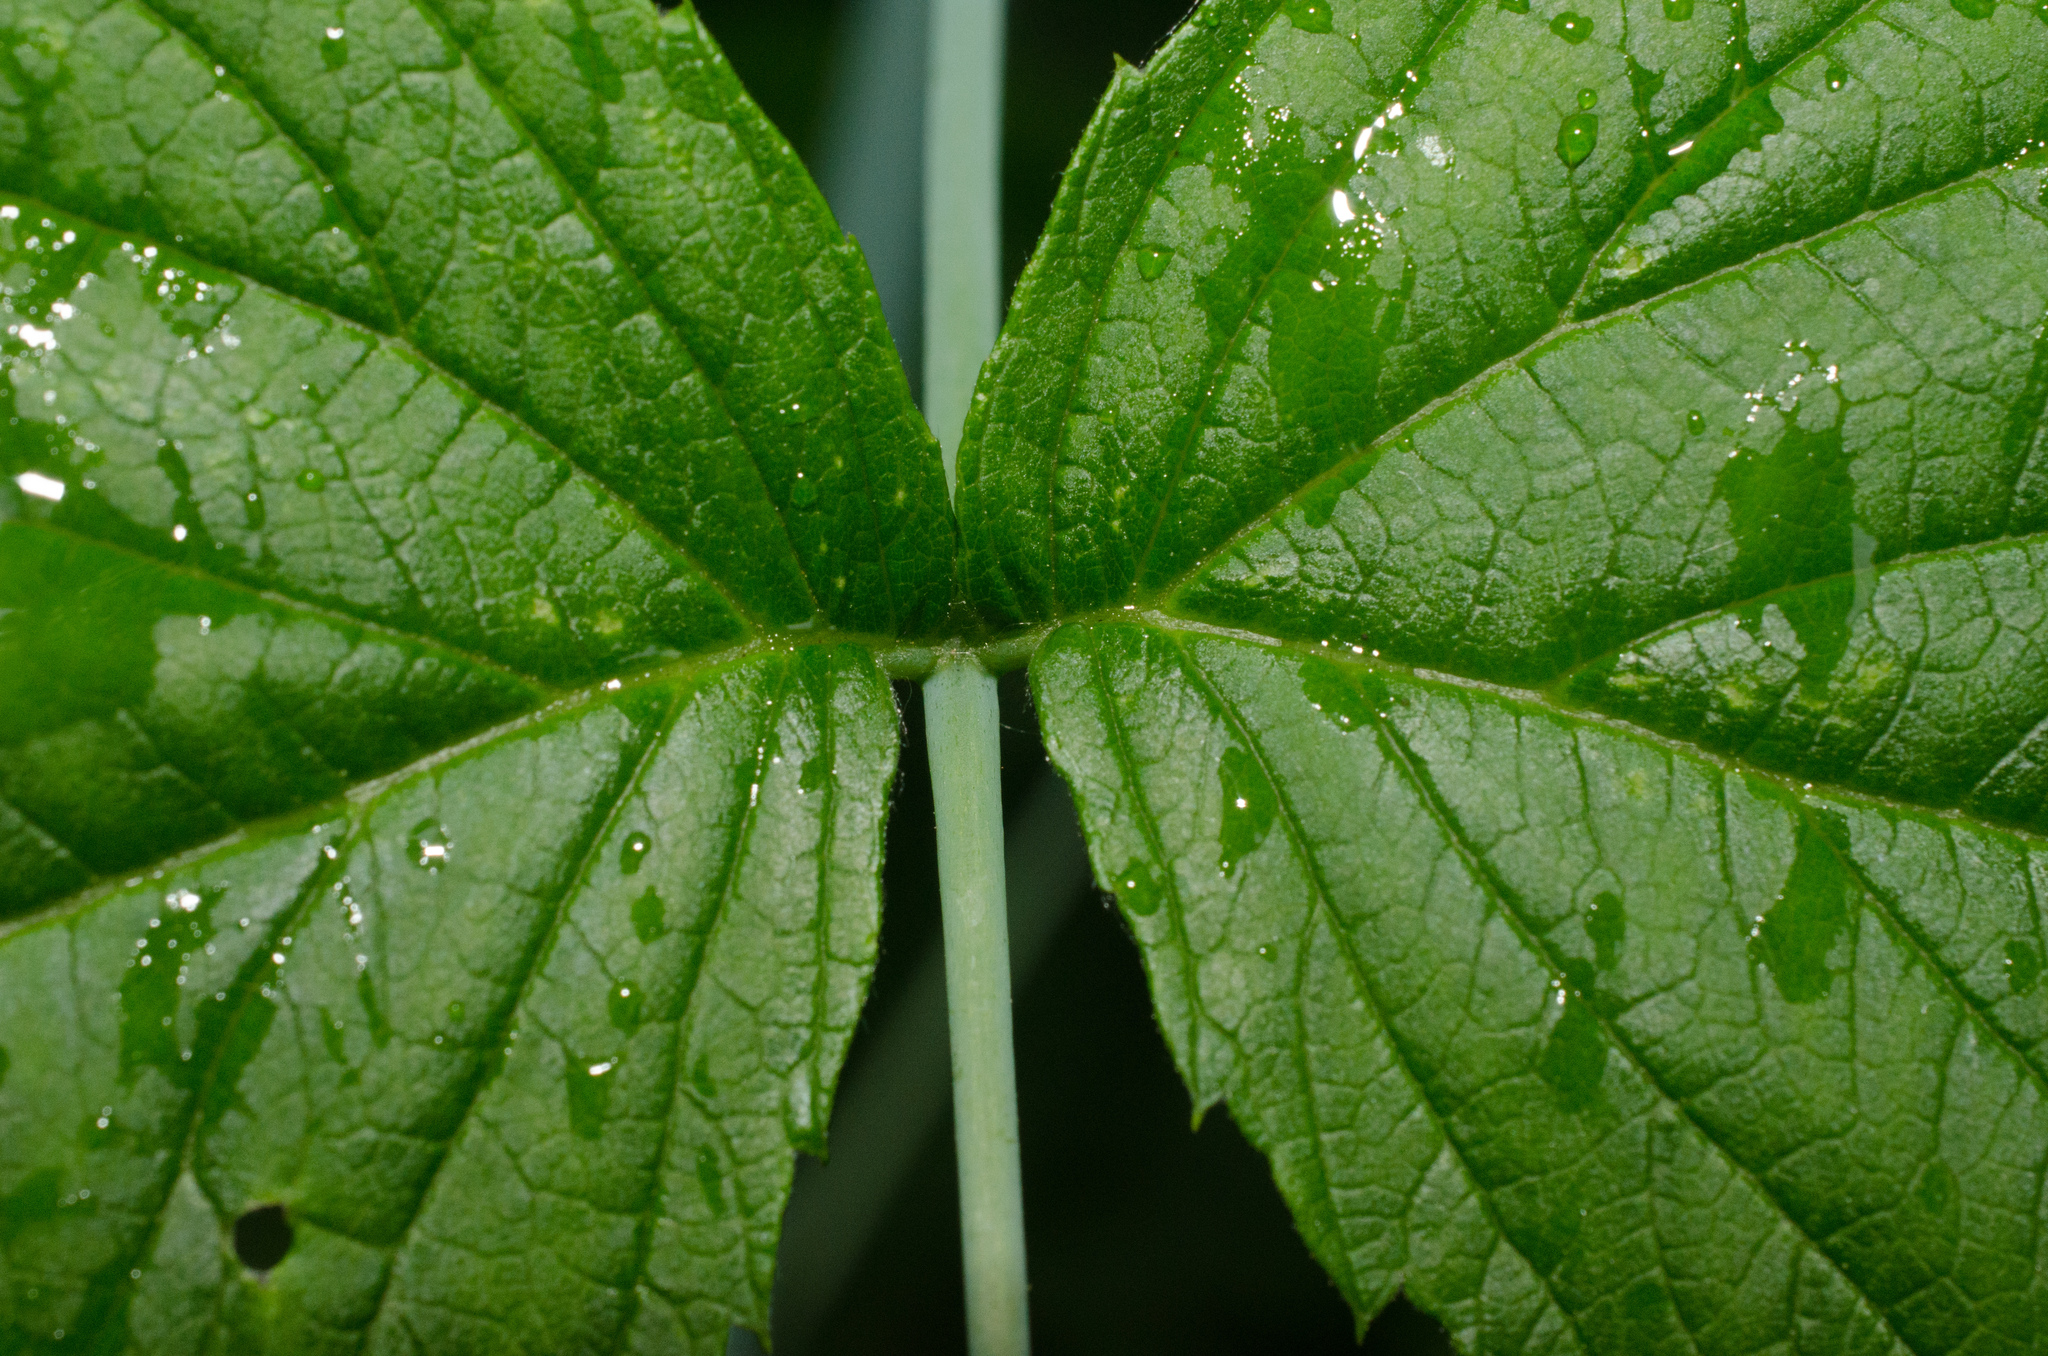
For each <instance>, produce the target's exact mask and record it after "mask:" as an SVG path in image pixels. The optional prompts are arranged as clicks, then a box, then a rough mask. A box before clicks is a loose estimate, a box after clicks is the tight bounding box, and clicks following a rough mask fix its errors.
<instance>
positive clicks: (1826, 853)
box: [1749, 821, 1849, 1003]
mask: <svg viewBox="0 0 2048 1356" xmlns="http://www.w3.org/2000/svg"><path fill="white" fill-rule="evenodd" d="M1848 898H1849V886H1848V877H1847V873H1846V871H1845V869H1844V868H1843V866H1842V861H1841V858H1840V856H1838V855H1837V853H1836V851H1835V849H1834V848H1833V847H1831V846H1830V845H1829V844H1828V842H1827V840H1826V839H1824V838H1822V837H1821V835H1820V833H1819V832H1818V831H1817V830H1815V829H1814V828H1813V827H1812V826H1811V825H1810V824H1808V823H1806V822H1804V821H1802V822H1801V823H1800V825H1799V837H1798V843H1797V847H1796V849H1795V850H1794V852H1793V855H1792V869H1791V871H1790V872H1788V873H1787V874H1786V877H1785V885H1784V888H1783V889H1781V890H1779V891H1778V899H1777V903H1776V904H1775V905H1773V906H1772V908H1771V909H1770V911H1769V912H1768V913H1766V914H1764V916H1763V917H1762V918H1761V919H1760V920H1759V921H1758V922H1757V925H1756V927H1755V928H1754V929H1753V930H1752V931H1751V934H1750V939H1749V955H1750V959H1751V960H1753V961H1755V962H1757V963H1758V964H1760V965H1762V966H1763V967H1764V968H1765V969H1766V970H1768V971H1770V974H1771V978H1772V980H1773V981H1775V982H1776V984H1777V986H1778V993H1779V995H1780V996H1781V997H1783V998H1784V1000H1785V1001H1786V1002H1787V1003H1811V1002H1813V1001H1815V1000H1816V999H1820V998H1825V997H1826V996H1827V995H1828V992H1829V991H1830V990H1831V989H1833V988H1834V984H1835V972H1834V971H1833V970H1832V969H1830V968H1829V966H1828V953H1829V952H1830V951H1832V950H1833V949H1834V945H1835V941H1836V939H1837V938H1839V937H1840V936H1841V935H1842V930H1843V929H1844V928H1845V927H1847V926H1848V924H1849V908H1848Z"/></svg>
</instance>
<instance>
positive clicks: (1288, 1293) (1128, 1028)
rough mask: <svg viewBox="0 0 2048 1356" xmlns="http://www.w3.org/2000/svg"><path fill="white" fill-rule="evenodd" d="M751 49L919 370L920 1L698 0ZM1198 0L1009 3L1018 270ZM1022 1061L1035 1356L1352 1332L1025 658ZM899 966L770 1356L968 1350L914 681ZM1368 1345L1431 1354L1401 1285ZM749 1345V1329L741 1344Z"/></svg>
mask: <svg viewBox="0 0 2048 1356" xmlns="http://www.w3.org/2000/svg"><path fill="white" fill-rule="evenodd" d="M697 8H698V12H699V13H700V14H701V15H702V16H703V18H704V21H705V23H706V24H707V25H708V26H709V27H710V29H711V31H712V32H713V33H714V34H715V35H716V36H717V38H718V39H719V41H720V42H721V43H722V44H723V45H724V47H725V49H726V52H727V54H728V55H729V56H730V57H731V59H732V63H733V66H734V68H735V69H736V70H737V71H738V72H739V74H740V77H741V79H742V80H744V81H745V82H746V84H747V86H748V88H749V89H750V90H751V91H752V92H753V94H754V96H755V98H756V99H757V100H759V102H760V103H761V106H762V107H763V108H764V109H765V110H766V111H767V113H768V116H769V117H770V118H771V119H773V120H774V121H775V123H776V124H777V126H779V127H780V128H781V129H782V130H783V132H784V134H785V135H787V136H788V137H789V139H790V140H791V142H793V143H794V144H795V146H796V148H797V151H798V152H799V153H800V154H801V155H802V156H803V157H804V159H805V162H806V164H808V165H809V166H810V168H811V171H812V173H813V174H814V175H816V176H817V178H818V180H819V183H820V185H821V187H823V188H824V190H825V192H826V196H827V198H828V199H829V200H830V201H831V203H832V205H833V209H834V211H835V213H836V214H837V215H838V217H839V220H840V223H841V225H842V226H844V227H845V228H846V229H847V230H849V231H850V232H852V233H853V234H854V235H855V236H856V237H857V238H858V239H859V240H860V241H861V244H862V247H863V248H864V249H865V250H866V252H867V255H868V259H869V263H870V266H871V268H872V269H873V271H874V273H875V276H876V284H877V286H878V287H879V288H880V290H881V293H882V298H883V305H884V308H885V310H887V311H888V313H889V320H890V327H891V329H892V330H893V331H894V333H895V336H896V340H897V344H898V347H899V348H900V349H901V350H902V351H903V354H904V360H905V363H906V366H907V368H908V370H909V372H910V376H911V384H912V388H913V389H915V388H916V386H917V374H918V362H919V356H920V338H921V336H920V333H919V331H920V330H921V328H922V327H921V323H920V319H921V318H920V310H921V306H922V298H921V296H920V294H919V279H918V275H919V271H920V266H921V256H922V241H921V239H920V229H919V220H920V215H921V211H922V208H921V205H920V201H919V188H920V164H919V161H920V149H921V147H920V142H921V137H922V118H923V109H922V104H921V90H922V85H923V77H924V59H923V41H922V40H923V28H924V21H925V15H924V8H923V3H922V0H700V3H699V4H698V6H697ZM1185 9H1186V0H1124V2H1123V3H1117V4H1100V3H1096V4H1090V3H1084V2H1083V0H1013V3H1012V4H1011V7H1010V22H1009V48H1008V58H1007V62H1008V78H1007V92H1006V105H1005V116H1004V135H1005V146H1004V156H1003V192H1004V203H1003V234H1004V264H1005V272H1006V285H1008V284H1014V282H1015V280H1016V277H1017V275H1018V273H1019V272H1021V271H1022V269H1023V266H1024V262H1025V260H1026V258H1027V257H1028V255H1029V253H1030V249H1031V245H1032V243H1033V241H1034V240H1035V239H1036V237H1037V234H1038V231H1039V228H1040V227H1041V226H1042V225H1043V224H1044V221H1045V218H1046V213H1047V211H1048V209H1049V207H1050V205H1051V201H1052V194H1053V190H1054V188H1055V187H1056V185H1057V181H1058V177H1059V173H1060V171H1061V170H1062V169H1063V168H1064V167H1065V165H1066V160H1067V156H1068V153H1069V152H1070V151H1071V149H1072V148H1073V145H1074V143H1075V142H1076V141H1077V140H1078V139H1079V137H1080V134H1081V130H1082V128H1083V126H1084V124H1085V123H1086V121H1087V118H1088V115H1089V112H1090V111H1091V110H1092V109H1093V107H1094V104H1095V100H1096V98H1097V97H1098V96H1099V95H1100V94H1101V92H1102V90H1103V88H1104V87H1105V86H1106V85H1107V84H1108V81H1109V77H1110V72H1111V69H1112V60H1113V54H1114V55H1121V56H1122V57H1124V58H1125V59H1126V60H1128V61H1131V62H1133V63H1139V64H1142V63H1143V62H1144V60H1145V59H1146V58H1147V57H1149V56H1150V55H1151V53H1152V52H1153V50H1154V49H1155V48H1156V47H1157V46H1158V45H1159V43H1160V42H1161V41H1162V40H1163V39H1164V38H1165V36H1166V34H1167V33H1168V32H1169V31H1171V29H1172V28H1173V26H1174V25H1175V24H1176V23H1177V22H1179V20H1180V19H1181V17H1182V15H1183V13H1184V12H1185ZM1002 690H1003V699H1004V727H1005V733H1004V749H1003V752H1004V760H1003V762H1004V773H1003V778H1004V786H1003V792H1004V804H1005V807H1006V818H1007V821H1008V828H1007V833H1008V838H1009V856H1010V898H1011V914H1012V918H1011V931H1012V948H1013V952H1014V955H1013V971H1014V973H1015V977H1016V985H1017V993H1016V1028H1017V1079H1018V1101H1019V1105H1020V1111H1021V1117H1022V1125H1021V1133H1022V1141H1023V1159H1024V1192H1025V1220H1026V1230H1027V1233H1028V1241H1029V1247H1030V1266H1031V1305H1032V1330H1033V1339H1034V1345H1035V1348H1036V1350H1037V1351H1038V1352H1039V1353H1040V1356H1067V1353H1094V1352H1102V1353H1112V1352H1113V1353H1119V1354H1120V1356H1150V1354H1151V1353H1162V1354H1163V1353H1176V1354H1177V1356H1178V1354H1187V1356H1195V1354H1198V1353H1209V1352H1216V1353H1225V1352H1228V1353H1267V1352H1275V1353H1278V1352H1286V1353H1297V1352H1298V1353H1319V1352H1333V1353H1334V1352H1345V1353H1348V1352H1354V1351H1357V1350H1359V1348H1358V1347H1357V1346H1356V1345H1355V1342H1356V1338H1355V1327H1354V1324H1353V1319H1352V1315H1351V1313H1350V1311H1349V1310H1348V1308H1347V1307H1346V1305H1345V1304H1344V1301H1343V1299H1342V1298H1341V1297H1340V1296H1339V1295H1338V1293H1337V1291H1336V1289H1335V1287H1334V1286H1332V1285H1331V1284H1330V1282H1329V1280H1328V1279H1327V1278H1326V1277H1325V1276H1324V1275H1323V1273H1322V1271H1321V1270H1320V1269H1319V1268H1318V1267H1317V1265H1316V1264H1315V1262H1314V1261H1313V1260H1312V1259H1311V1258H1310V1256H1309V1254H1308V1250H1307V1249H1306V1247H1304V1246H1303V1244H1302V1242H1301V1239H1300V1237H1299V1236H1298V1235H1297V1234H1296V1233H1295V1230H1294V1227H1293V1224H1292V1221H1291V1220H1290V1219H1289V1217H1288V1214H1287V1211H1286V1208H1285V1207H1284V1206H1283V1205H1282V1203H1281V1201H1280V1198H1279V1194H1278V1193H1277V1191H1275V1189H1274V1187H1273V1183H1272V1178H1271V1174H1270V1172H1269V1171H1268V1169H1267V1166H1266V1163H1265V1160H1264V1159H1263V1158H1261V1157H1260V1156H1259V1154H1258V1153H1257V1152H1256V1151H1255V1150H1253V1149H1252V1148H1251V1147H1250V1146H1248V1145H1247V1144H1246V1143H1245V1141H1244V1139H1243V1137H1242V1136H1241V1135H1240V1134H1239V1133H1238V1131H1237V1129H1236V1127H1235V1126H1234V1125H1232V1124H1231V1121H1230V1117H1229V1114H1228V1112H1227V1111H1225V1110H1224V1109H1222V1108H1220V1107H1219V1108H1216V1109H1214V1110H1212V1111H1211V1112H1210V1113H1209V1114H1208V1115H1207V1116H1206V1117H1205V1118H1204V1120H1203V1122H1202V1124H1201V1126H1200V1128H1199V1129H1195V1128H1191V1126H1190V1119H1191V1110H1192V1108H1191V1105H1190V1102H1189V1098H1188V1094H1187V1091H1186V1089H1185V1088H1184V1087H1183V1086H1182V1084H1181V1082H1180V1079H1179V1077H1178V1075H1177V1074H1176V1073H1175V1071H1174V1069H1173V1065H1172V1062H1171V1060H1170V1058H1169V1056H1168V1054H1167V1050H1166V1046H1165V1043H1164V1041H1163V1040H1162V1039H1161V1037H1160V1035H1159V1032H1158V1029H1157V1027H1156V1025H1155V1024H1154V1022H1153V1018H1152V1012H1151V1006H1150V1003H1149V1001H1148V999H1147V996H1146V992H1145V981H1144V973H1143V971H1142V969H1141V968H1140V965H1139V960H1138V953H1137V950H1136V948H1135V947H1134V946H1133V944H1132V942H1131V939H1130V937H1129V934H1128V933H1127V932H1126V931H1125V929H1124V926H1123V923H1122V921H1121V920H1120V919H1119V918H1118V916H1117V915H1116V914H1115V912H1114V911H1112V910H1111V909H1109V908H1108V907H1106V904H1105V900H1104V897H1103V896H1102V895H1101V894H1100V893H1099V892H1098V891H1097V890H1096V889H1095V888H1094V886H1093V884H1092V882H1091V881H1090V880H1089V877H1088V872H1087V865H1086V860H1085V857H1084V856H1083V853H1082V848H1081V844H1080V838H1079V833H1078V831H1077V829H1076V828H1075V825H1074V819H1073V811H1072V808H1071V806H1070V805H1069V803H1068V802H1067V800H1066V797H1065V793H1064V790H1063V788H1062V786H1061V785H1060V783H1059V779H1058V778H1057V776H1056V775H1055V774H1054V773H1053V772H1052V770H1051V768H1050V767H1049V766H1048V765H1047V763H1046V760H1045V754H1044V751H1043V749H1042V748H1041V746H1040V745H1039V742H1038V737H1037V720H1036V718H1035V716H1034V715H1033V714H1032V712H1031V710H1030V709H1029V698H1028V694H1027V692H1026V689H1025V686H1024V683H1023V681H1022V676H1021V675H1012V676H1011V677H1009V678H1006V679H1005V680H1004V682H1003V689H1002ZM897 698H898V701H899V703H900V705H901V707H902V710H903V719H904V734H905V738H904V745H903V768H902V772H901V775H900V777H899V782H898V786H897V792H896V797H895V801H894V805H893V808H892V810H891V814H890V820H889V830H888V865H887V868H886V871H885V873H884V878H883V893H884V914H883V927H882V958H881V963H880V966H879V968H878V969H877V971H876V974H875V982H874V990H873V995H872V998H871V999H870V1002H869V1004H868V1007H867V1010H866V1015H865V1017H864V1018H863V1021H862V1025H861V1031H860V1034H859V1036H858V1037H857V1038H856V1040H855V1043H854V1046H853V1051H852V1055H851V1057H850V1059H849V1062H848V1065H847V1070H846V1075H845V1078H844V1079H843V1080H842V1083H841V1088H840V1094H839V1099H838V1104H837V1106H836V1107H835V1110H834V1114H833V1120H832V1127H831V1139H832V1150H833V1158H832V1162H831V1163H830V1164H829V1165H821V1164H818V1163H815V1162H812V1161H810V1160H808V1159H806V1160H803V1161H802V1162H801V1163H800V1164H799V1169H798V1176H797V1186H796V1192H795V1194H794V1196H793V1198H792V1200H791V1204H790V1209H789V1214H788V1217H787V1219H786V1221H785V1229H784V1235H783V1244H782V1251H781V1254H780V1257H779V1260H778V1266H777V1276H776V1291H775V1317H774V1327H775V1332H774V1334H773V1336H774V1345H775V1351H776V1356H812V1354H813V1353H825V1352H830V1353H835V1356H840V1354H843V1356H859V1354H860V1353H869V1352H874V1353H882V1352H887V1353H892V1356H914V1354H916V1353H927V1352H930V1353H947V1354H949V1356H950V1354H951V1353H959V1352H964V1350H965V1347H966V1334H965V1324H964V1319H963V1316H962V1293H961V1280H960V1260H959V1248H960V1234H959V1225H958V1221H957V1218H956V1215H955V1211H956V1208H957V1198H956V1195H955V1188H954V1178H953V1172H954V1163H953V1140H952V1117H951V1103H950V1089H949V1086H948V1083H947V1054H946V1046H945V1008H944V990H943V985H942V982H941V978H940V974H939V965H940V960H939V911H938V873H937V866H936V862H935V858H934V841H933V829H932V798H931V780H930V777H929V775H928V773H927V770H926V766H925V759H924V729H923V722H922V711H921V704H920V701H919V697H918V691H917V689H916V688H915V687H914V686H912V685H909V684H898V685H897ZM1364 1343H1365V1345H1364V1350H1365V1351H1367V1352H1372V1353H1389V1354H1391V1353H1401V1354H1402V1356H1436V1353H1447V1352H1449V1351H1450V1346H1449V1343H1448V1342H1447V1341H1446V1340H1445V1338H1444V1336H1443V1332H1442V1330H1441V1329H1440V1328H1439V1327H1438V1326H1437V1325H1436V1324H1435V1323H1434V1322H1433V1321H1432V1320H1430V1319H1428V1318H1426V1317H1424V1316H1422V1315H1421V1314H1419V1313H1417V1312H1416V1311H1415V1310H1413V1309H1412V1308H1410V1307H1408V1306H1407V1304H1406V1303H1405V1302H1401V1301H1397V1302H1396V1303H1395V1304H1394V1306H1393V1307H1392V1308H1390V1309H1389V1310H1388V1311H1387V1312H1386V1313H1384V1314H1382V1315H1381V1316H1380V1317H1379V1318H1378V1319H1377V1320H1376V1321H1375V1322H1374V1323H1373V1325H1372V1328H1371V1330H1370V1332H1369V1333H1368V1334H1367V1335H1366V1337H1365V1339H1364ZM733 1346H734V1353H735V1356H740V1354H741V1353H751V1352H754V1351H757V1350H758V1348H757V1347H756V1346H755V1345H754V1344H753V1343H752V1342H751V1340H749V1339H747V1338H746V1337H745V1336H744V1335H741V1336H739V1337H736V1339H735V1341H734V1344H733Z"/></svg>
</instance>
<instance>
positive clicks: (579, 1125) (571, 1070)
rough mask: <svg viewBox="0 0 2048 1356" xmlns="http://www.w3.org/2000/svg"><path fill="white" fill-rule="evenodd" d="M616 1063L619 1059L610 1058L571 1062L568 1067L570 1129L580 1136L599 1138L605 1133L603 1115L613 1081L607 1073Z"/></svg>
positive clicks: (581, 1137)
mask: <svg viewBox="0 0 2048 1356" xmlns="http://www.w3.org/2000/svg"><path fill="white" fill-rule="evenodd" d="M617 1064H618V1061H616V1060H610V1059H607V1060H604V1061H601V1062H599V1063H596V1064H584V1063H580V1062H578V1061H575V1060H571V1061H570V1063H569V1065H568V1070H567V1079H568V1084H569V1129H570V1130H572V1131H574V1132H575V1134H576V1136H577V1137H578V1138H579V1139H596V1138H597V1137H598V1136H600V1135H602V1134H603V1133H604V1114H605V1110H606V1108H608V1107H609V1106H610V1105H611V1100H612V1083H613V1081H614V1080H613V1079H610V1078H607V1077H606V1076H605V1075H607V1074H609V1073H610V1072H611V1071H612V1070H613V1069H614V1068H615V1067H617Z"/></svg>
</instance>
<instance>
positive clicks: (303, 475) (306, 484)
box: [297, 466, 327, 494]
mask: <svg viewBox="0 0 2048 1356" xmlns="http://www.w3.org/2000/svg"><path fill="white" fill-rule="evenodd" d="M297 483H298V487H299V488H300V489H302V490H304V491H305V492H306V493H308V494H318V493H320V491H322V490H324V489H326V488H327V477H326V476H324V475H321V474H320V473H319V472H318V471H316V470H314V469H313V468H312V467H310V466H308V467H307V468H306V469H305V470H303V471H301V472H299V476H298V482H297Z"/></svg>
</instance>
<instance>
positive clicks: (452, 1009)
mask: <svg viewBox="0 0 2048 1356" xmlns="http://www.w3.org/2000/svg"><path fill="white" fill-rule="evenodd" d="M448 1020H449V1021H451V1022H459V1021H461V1020H462V1004H460V1003H450V1004H449V1005H448Z"/></svg>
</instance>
